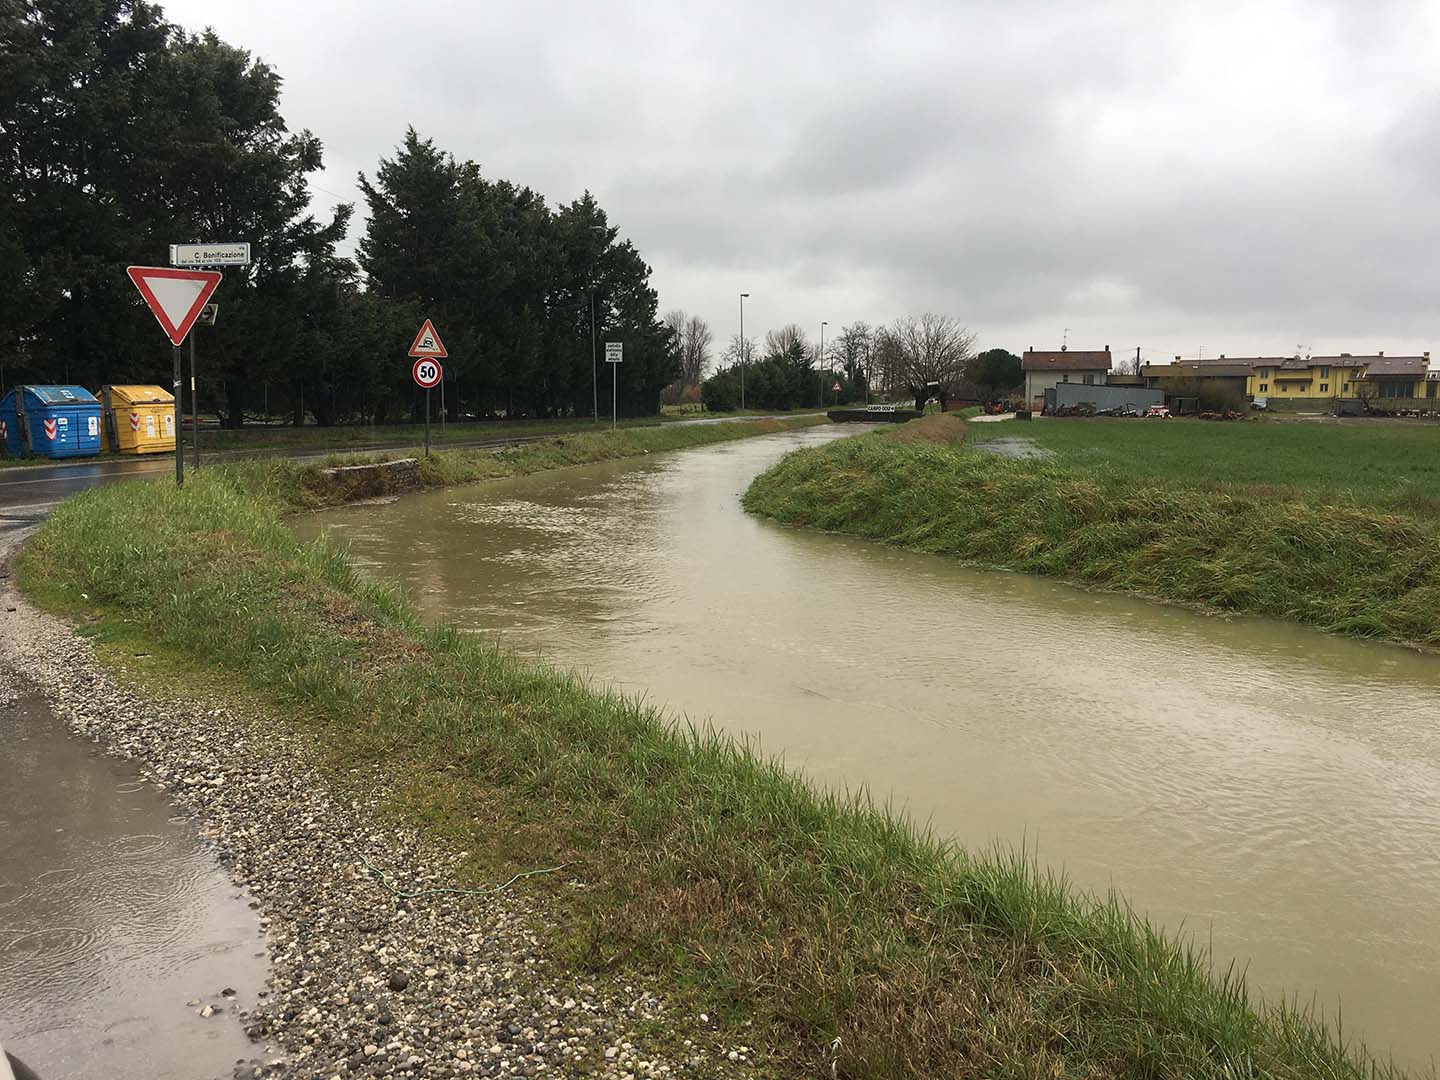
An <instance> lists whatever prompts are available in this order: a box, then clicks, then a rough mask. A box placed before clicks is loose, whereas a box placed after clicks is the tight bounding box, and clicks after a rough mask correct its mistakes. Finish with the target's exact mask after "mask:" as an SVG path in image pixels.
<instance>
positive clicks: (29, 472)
mask: <svg viewBox="0 0 1440 1080" xmlns="http://www.w3.org/2000/svg"><path fill="white" fill-rule="evenodd" d="M795 415H801V414H795ZM733 419H734V420H739V421H742V422H743V421H744V420H761V419H768V418H767V417H737V418H733ZM673 422H674V423H677V424H715V423H729V422H732V418H730V417H707V418H705V419H698V420H677V421H673ZM556 434H562V433H558V432H557V433H556ZM553 437H554V436H552V435H511V436H495V435H485V436H479V437H477V438H475V439H465V440H459V439H447V440H446V441H445V444H444V447H443V448H444V449H447V450H459V449H485V448H488V447H502V446H516V445H519V444H521V443H527V442H537V441H539V440H541V439H548V438H553ZM438 448H439V447H437V449H438ZM421 449H422V447H421V446H419V445H411V444H406V443H397V444H389V445H380V446H366V447H345V448H340V449H330V450H324V449H321V450H317V449H313V448H310V449H304V450H283V449H282V450H275V449H271V450H242V451H233V450H232V451H224V452H220V453H210V454H205V455H204V456H203V458H202V461H204V462H210V463H214V462H215V461H234V460H240V459H245V458H252V459H253V458H266V457H288V458H291V459H292V460H295V461H306V460H314V459H317V458H324V457H335V456H344V455H352V454H373V453H377V452H381V451H384V452H386V453H393V452H397V451H414V452H416V453H419V452H420V450H421ZM190 463H191V457H190V455H189V454H188V453H187V454H186V458H185V469H186V471H187V472H189V470H190ZM174 475H175V459H174V458H173V457H172V456H171V455H169V454H157V455H155V456H154V457H141V458H135V457H129V458H97V459H95V460H92V461H83V462H75V463H69V464H58V465H25V466H16V467H14V468H8V469H0V533H8V532H10V531H12V530H14V529H21V528H26V527H28V526H31V525H36V524H39V522H40V521H41V519H43V518H44V516H45V515H46V514H47V513H49V512H50V510H52V509H53V508H54V507H55V505H56V504H57V503H59V502H62V501H63V500H65V499H67V498H69V497H70V496H71V495H74V494H75V493H76V492H79V491H84V490H86V489H88V488H92V487H102V486H104V485H106V484H116V483H120V482H122V481H128V480H157V479H162V478H168V477H173V476H174Z"/></svg>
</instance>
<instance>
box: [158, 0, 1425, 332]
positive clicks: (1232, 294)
mask: <svg viewBox="0 0 1440 1080" xmlns="http://www.w3.org/2000/svg"><path fill="white" fill-rule="evenodd" d="M167 11H168V12H169V14H170V16H171V17H172V18H174V19H176V20H178V21H180V22H182V23H184V24H185V25H187V26H190V27H193V28H199V27H201V26H204V25H206V24H213V25H214V26H215V27H216V29H217V31H218V32H220V33H221V35H222V36H224V37H226V38H227V39H228V40H231V41H233V42H235V43H237V44H241V45H244V46H246V47H248V48H250V49H251V50H252V51H254V52H255V53H256V54H257V55H259V56H261V57H262V58H264V59H267V60H269V61H271V62H273V63H274V64H275V65H276V67H277V68H278V69H279V70H280V71H281V73H282V74H283V75H284V76H285V77H286V92H285V109H286V114H287V117H288V119H289V120H290V122H291V124H292V126H296V127H299V126H305V127H309V128H311V129H312V130H314V131H315V132H316V133H317V134H318V135H319V136H320V137H321V138H322V139H323V140H324V141H325V143H326V146H327V159H328V167H327V170H326V173H325V174H324V175H323V176H322V177H320V178H318V181H317V182H318V184H319V185H321V186H323V187H324V188H326V189H328V191H325V192H317V205H320V206H328V205H330V204H333V203H334V202H335V201H336V199H337V198H351V199H354V198H355V197H356V193H355V190H354V185H353V174H354V171H355V170H356V169H365V170H366V171H373V169H374V167H375V163H376V161H377V159H378V158H379V157H380V156H381V155H382V154H388V153H390V152H391V150H392V148H393V147H394V145H395V144H396V143H397V142H398V141H399V139H400V137H401V135H402V133H403V131H404V128H405V126H406V125H407V124H414V125H415V126H416V127H417V128H418V129H419V130H420V131H421V132H422V133H423V134H426V135H430V136H433V137H435V139H436V140H437V142H439V143H440V144H441V145H442V146H444V147H445V148H447V149H449V150H450V151H452V152H453V153H455V154H456V156H458V157H462V158H473V159H474V160H476V161H478V162H480V163H481V165H482V167H483V168H484V170H485V171H486V172H487V174H489V175H491V176H505V177H508V178H510V179H512V180H515V181H517V182H519V183H523V184H528V185H530V186H531V187H534V188H535V189H537V190H539V191H541V192H543V193H544V194H545V195H546V196H547V197H548V198H550V199H551V200H552V201H554V202H562V201H568V200H570V199H572V198H575V197H576V196H578V195H579V194H580V193H581V191H583V190H584V189H586V188H589V189H591V190H593V191H594V192H595V193H596V195H597V196H598V197H599V198H600V200H601V202H602V203H603V204H604V205H605V206H606V208H607V210H608V211H609V212H610V215H611V218H612V220H613V221H614V222H615V223H616V224H617V225H619V226H620V228H621V229H622V231H623V232H624V233H625V234H626V235H628V236H630V237H631V238H633V239H634V240H635V242H636V244H637V245H638V246H639V247H640V249H641V251H642V252H643V253H644V254H645V256H646V257H647V259H648V260H649V261H650V262H651V263H652V265H653V266H654V267H655V279H654V281H655V284H656V286H657V288H658V289H659V290H660V293H661V303H662V305H663V306H664V307H665V308H671V307H685V308H687V309H690V310H692V311H696V312H699V313H701V314H703V315H705V316H707V317H708V318H710V319H711V321H712V323H713V324H714V325H715V329H716V331H717V334H718V335H719V336H721V337H722V338H723V337H724V336H726V335H728V334H729V333H731V332H733V330H734V322H735V312H734V306H735V303H734V300H735V294H736V293H737V292H738V291H740V290H741V289H748V290H750V291H751V292H752V294H753V299H752V301H751V306H750V307H748V308H747V318H746V324H747V328H753V329H758V330H762V331H763V329H764V328H766V327H767V326H770V325H779V324H782V323H785V322H790V321H795V322H799V323H800V324H802V325H804V326H807V327H809V326H818V323H819V321H820V320H821V319H828V320H829V321H830V323H831V324H832V326H838V325H840V324H842V323H844V322H847V321H849V320H851V319H854V318H866V319H869V320H871V321H876V320H885V319H889V318H891V317H893V316H894V315H896V314H900V313H903V312H909V311H919V310H924V309H927V308H936V309H941V310H946V311H949V312H952V313H954V314H955V315H957V316H958V317H960V318H962V319H964V320H965V321H967V322H969V323H970V324H971V325H973V326H974V327H976V328H977V329H978V330H979V331H980V332H981V336H982V339H983V340H985V341H987V342H995V343H999V344H1008V345H1010V346H1011V347H1024V346H1025V345H1028V344H1032V343H1033V344H1036V345H1040V344H1042V343H1049V342H1052V341H1055V340H1058V338H1059V335H1060V333H1061V330H1062V328H1064V327H1072V328H1077V329H1076V335H1083V337H1082V338H1081V340H1082V342H1083V343H1084V344H1089V345H1094V346H1096V347H1098V346H1100V345H1104V344H1107V343H1108V344H1111V345H1112V346H1113V347H1114V348H1116V349H1117V350H1119V349H1121V348H1122V347H1124V341H1125V340H1126V339H1127V338H1128V339H1129V340H1130V341H1131V342H1136V341H1141V342H1146V341H1148V342H1149V343H1150V344H1152V345H1156V346H1161V345H1165V344H1166V343H1167V342H1171V343H1174V342H1185V341H1189V342H1192V343H1198V342H1205V343H1206V344H1207V348H1213V349H1214V351H1222V350H1223V351H1227V352H1231V353H1241V352H1248V351H1266V352H1272V351H1288V350H1290V349H1292V348H1293V347H1294V345H1295V343H1296V341H1297V340H1303V341H1306V342H1308V343H1313V344H1314V346H1315V347H1317V348H1335V349H1340V348H1346V349H1348V348H1350V347H1351V345H1352V344H1353V345H1355V346H1356V347H1357V348H1358V347H1360V346H1362V345H1363V346H1364V347H1365V348H1367V349H1369V348H1387V350H1388V349H1397V350H1398V349H1401V348H1412V347H1424V348H1429V347H1430V337H1431V335H1433V334H1434V333H1435V330H1436V323H1435V315H1434V303H1433V299H1432V298H1431V295H1430V294H1431V291H1432V289H1431V286H1430V284H1429V281H1430V277H1431V261H1432V252H1433V251H1434V250H1435V248H1436V245H1437V242H1440V225H1437V224H1436V223H1437V221H1440V214H1437V213H1436V210H1437V209H1440V207H1437V201H1440V188H1437V185H1435V183H1434V181H1433V178H1434V176H1436V175H1437V171H1440V149H1437V148H1440V70H1437V69H1436V68H1435V66H1434V65H1433V63H1432V58H1431V56H1430V55H1429V52H1430V48H1429V45H1430V42H1432V41H1433V40H1436V39H1437V37H1440V7H1437V5H1434V4H1433V3H1429V2H1427V0H1385V2H1383V3H1379V4H1367V5H1363V6H1362V5H1358V4H1354V3H1351V2H1349V0H1257V2H1255V3H1250V4H1245V5H1233V6H1229V5H1216V4H1214V3H1211V2H1202V0H1176V2H1173V3H1166V4H1155V3H1153V2H1140V0H1111V2H1102V3H1094V4H1074V3H1069V2H1065V0H1056V2H1047V0H1010V2H1002V0H979V2H969V3H950V2H940V0H937V2H935V3H918V2H917V3H897V4H887V5H875V4H862V3H834V4H829V3H818V2H816V3H811V2H797V3H787V4H783V5H775V4H765V3H759V2H754V3H752V2H738V3H732V4H727V5H725V6H723V7H720V6H710V5H699V4H679V3H661V2H658V0H657V2H646V3H641V2H633V3H619V4H612V5H607V6H605V7H603V8H596V7H594V6H584V7H582V6H579V5H572V4H562V3H542V4H535V5H513V4H498V3H497V4H459V3H443V2H440V0H413V2H411V3H409V4H407V5H406V6H404V7H396V6H394V5H392V4H390V3H386V2H382V0H355V2H353V3H341V2H339V0H330V2H328V3H324V2H322V3H316V4H311V5H306V6H304V7H301V6H298V5H294V4H282V3H279V2H278V0H254V2H252V3H249V4H245V5H235V4H232V3H229V2H227V0H175V2H173V3H171V4H169V5H168V6H167ZM752 319H754V320H755V321H754V322H753V324H752V322H751V320H752ZM1076 335H1072V338H1073V337H1075V336H1076ZM1387 342H1388V344H1387ZM1437 344H1440V343H1437Z"/></svg>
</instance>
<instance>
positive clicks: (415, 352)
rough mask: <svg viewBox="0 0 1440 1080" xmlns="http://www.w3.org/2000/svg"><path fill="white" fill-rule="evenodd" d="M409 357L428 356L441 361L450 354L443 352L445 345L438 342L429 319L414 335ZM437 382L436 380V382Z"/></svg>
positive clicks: (438, 336)
mask: <svg viewBox="0 0 1440 1080" xmlns="http://www.w3.org/2000/svg"><path fill="white" fill-rule="evenodd" d="M408 355H410V356H429V357H436V358H439V359H441V360H443V359H445V357H447V356H449V355H450V354H449V353H448V352H446V351H445V343H444V342H443V341H441V340H440V335H439V334H438V333H436V331H435V324H434V323H432V322H431V321H430V320H429V319H426V320H425V323H424V325H422V326H421V327H420V332H419V333H418V334H416V335H415V343H414V344H413V345H411V346H410V352H409V354H408ZM436 381H437V382H438V381H439V380H438V379H437V380H436Z"/></svg>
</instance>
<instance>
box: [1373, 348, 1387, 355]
mask: <svg viewBox="0 0 1440 1080" xmlns="http://www.w3.org/2000/svg"><path fill="white" fill-rule="evenodd" d="M1375 355H1376V356H1384V355H1385V350H1384V349H1381V350H1380V351H1379V352H1378V353H1376V354H1375Z"/></svg>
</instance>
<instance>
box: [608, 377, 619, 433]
mask: <svg viewBox="0 0 1440 1080" xmlns="http://www.w3.org/2000/svg"><path fill="white" fill-rule="evenodd" d="M619 366H620V365H619V364H611V365H610V430H611V431H614V430H615V395H616V391H615V387H616V386H617V385H618V383H619V375H618V374H617V369H618V368H619Z"/></svg>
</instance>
